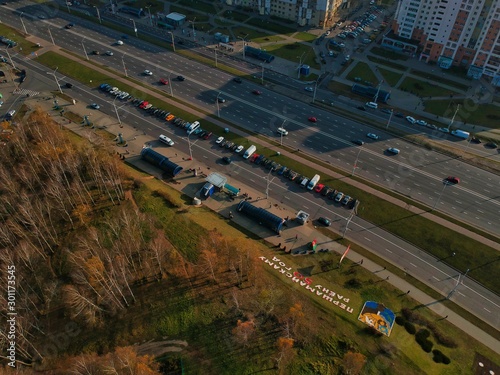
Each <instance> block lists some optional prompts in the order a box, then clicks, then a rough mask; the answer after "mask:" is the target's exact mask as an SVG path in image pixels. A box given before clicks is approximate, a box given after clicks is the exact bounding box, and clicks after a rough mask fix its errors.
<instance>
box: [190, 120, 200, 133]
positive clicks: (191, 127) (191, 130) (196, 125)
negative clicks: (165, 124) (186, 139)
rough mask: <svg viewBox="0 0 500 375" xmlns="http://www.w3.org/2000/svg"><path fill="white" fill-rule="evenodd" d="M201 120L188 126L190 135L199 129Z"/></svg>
mask: <svg viewBox="0 0 500 375" xmlns="http://www.w3.org/2000/svg"><path fill="white" fill-rule="evenodd" d="M200 126H201V125H200V122H199V121H195V122H193V123H192V124H191V125H189V127H188V128H187V133H188V135H189V134H191V133H192V132H194V131H195V130H196V129H198V128H199V127H200Z"/></svg>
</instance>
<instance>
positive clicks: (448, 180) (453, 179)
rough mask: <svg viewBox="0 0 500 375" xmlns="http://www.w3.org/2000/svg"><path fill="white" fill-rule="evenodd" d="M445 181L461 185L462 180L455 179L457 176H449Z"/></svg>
mask: <svg viewBox="0 0 500 375" xmlns="http://www.w3.org/2000/svg"><path fill="white" fill-rule="evenodd" d="M445 181H446V182H448V183H450V184H459V183H460V179H459V178H458V177H455V176H448V177H446V178H445Z"/></svg>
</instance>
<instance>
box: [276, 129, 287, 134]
mask: <svg viewBox="0 0 500 375" xmlns="http://www.w3.org/2000/svg"><path fill="white" fill-rule="evenodd" d="M276 132H277V133H278V134H280V135H288V130H286V129H285V128H278V129H276Z"/></svg>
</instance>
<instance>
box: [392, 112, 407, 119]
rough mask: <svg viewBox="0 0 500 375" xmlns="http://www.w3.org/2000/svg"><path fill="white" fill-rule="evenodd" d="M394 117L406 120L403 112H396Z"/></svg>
mask: <svg viewBox="0 0 500 375" xmlns="http://www.w3.org/2000/svg"><path fill="white" fill-rule="evenodd" d="M394 116H396V117H399V118H404V117H405V115H404V113H401V112H396V113H395V114H394Z"/></svg>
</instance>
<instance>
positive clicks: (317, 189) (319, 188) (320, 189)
mask: <svg viewBox="0 0 500 375" xmlns="http://www.w3.org/2000/svg"><path fill="white" fill-rule="evenodd" d="M324 188H325V185H324V184H318V185H316V187H315V188H314V191H315V192H316V193H321V191H322V190H323V189H324Z"/></svg>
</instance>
